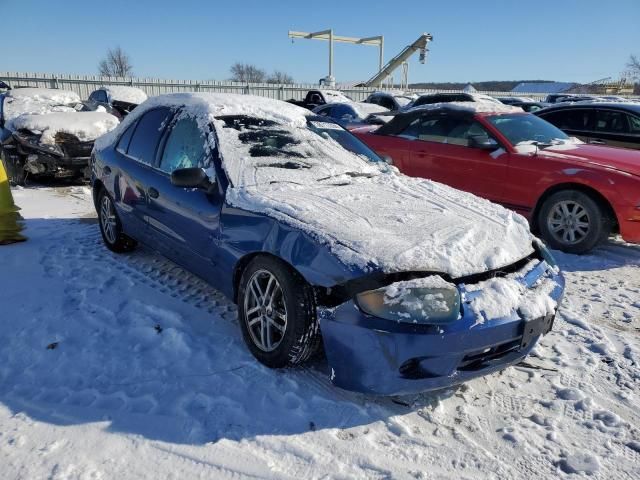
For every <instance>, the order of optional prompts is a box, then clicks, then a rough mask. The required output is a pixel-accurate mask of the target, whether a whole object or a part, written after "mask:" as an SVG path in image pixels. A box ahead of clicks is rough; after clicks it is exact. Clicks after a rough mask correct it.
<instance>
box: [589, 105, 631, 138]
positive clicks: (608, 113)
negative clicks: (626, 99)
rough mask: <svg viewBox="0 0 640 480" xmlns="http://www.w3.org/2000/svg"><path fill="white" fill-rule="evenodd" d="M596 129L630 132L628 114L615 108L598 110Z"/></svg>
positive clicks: (610, 131)
mask: <svg viewBox="0 0 640 480" xmlns="http://www.w3.org/2000/svg"><path fill="white" fill-rule="evenodd" d="M596 130H597V131H598V132H606V133H628V132H629V126H628V125H627V119H626V115H625V114H624V113H622V112H614V111H613V110H598V111H597V112H596Z"/></svg>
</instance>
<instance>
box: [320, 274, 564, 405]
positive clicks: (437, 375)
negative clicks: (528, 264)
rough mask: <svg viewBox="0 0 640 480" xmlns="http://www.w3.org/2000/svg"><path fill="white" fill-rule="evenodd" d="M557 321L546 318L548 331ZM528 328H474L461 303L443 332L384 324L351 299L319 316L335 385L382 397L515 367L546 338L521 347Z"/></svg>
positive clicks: (494, 323)
mask: <svg viewBox="0 0 640 480" xmlns="http://www.w3.org/2000/svg"><path fill="white" fill-rule="evenodd" d="M551 276H552V277H553V280H554V281H555V282H556V284H557V286H556V287H555V288H554V290H553V292H552V294H551V296H552V297H553V299H554V300H556V302H557V303H558V304H559V303H560V300H561V298H562V293H563V291H564V278H563V277H562V275H560V274H557V275H556V274H553V275H551ZM553 317H554V315H551V316H550V317H549V318H546V321H547V325H548V326H549V327H550V325H551V324H552V322H553ZM541 321H542V320H541ZM385 323H386V328H384V327H383V328H381V326H382V325H384V324H385ZM526 324H527V322H525V321H524V320H523V319H522V318H520V317H519V316H518V315H517V314H514V315H513V316H511V317H508V318H497V319H489V320H487V321H485V322H484V323H482V324H476V317H475V315H474V314H473V312H471V311H470V309H469V308H468V307H466V306H465V305H464V304H463V313H462V318H461V319H459V320H457V321H456V322H453V323H452V324H450V325H446V326H434V325H431V326H428V325H409V324H402V323H396V322H388V321H385V322H381V321H380V319H377V318H374V317H371V316H369V315H366V314H364V313H362V312H361V311H360V310H359V309H358V307H357V306H356V305H355V303H354V302H353V301H349V302H346V303H344V304H342V305H340V306H339V307H337V308H336V309H335V310H333V311H324V312H322V314H321V315H320V327H321V330H322V335H323V341H324V346H325V351H326V354H327V359H328V361H329V366H330V367H331V370H332V373H331V380H332V382H333V383H334V384H335V385H337V386H339V387H341V388H344V389H347V390H354V391H359V392H365V393H372V394H379V395H400V394H409V393H418V392H423V391H428V390H436V389H439V388H444V387H449V386H452V385H456V384H459V383H462V382H465V381H467V380H470V379H472V378H475V377H479V376H483V375H487V374H490V373H493V372H496V371H498V370H502V369H504V368H506V367H508V366H510V365H513V364H515V363H518V362H519V361H520V360H521V359H522V358H523V357H525V356H526V355H527V354H528V353H529V352H530V351H531V349H532V348H533V347H534V345H535V344H536V342H537V341H538V340H539V338H540V336H541V335H536V336H534V337H532V338H531V339H530V340H529V341H528V342H527V344H526V345H524V344H523V342H522V340H523V333H524V329H525V325H526Z"/></svg>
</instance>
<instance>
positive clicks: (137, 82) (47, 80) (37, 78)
mask: <svg viewBox="0 0 640 480" xmlns="http://www.w3.org/2000/svg"><path fill="white" fill-rule="evenodd" d="M0 80H3V81H5V82H7V83H8V84H9V85H11V86H12V87H40V88H61V89H65V90H72V91H74V92H76V93H78V95H80V97H81V98H87V97H88V96H89V94H90V93H91V92H92V91H93V90H95V89H97V88H99V87H101V86H105V85H127V86H132V87H137V88H140V89H141V90H144V91H145V92H146V93H147V95H149V96H153V95H160V94H163V93H172V92H217V93H241V94H251V95H259V96H262V97H269V98H275V99H278V100H289V99H291V98H293V99H296V100H302V99H303V98H304V96H305V94H306V93H307V91H308V90H311V89H317V88H318V85H316V84H291V85H281V84H273V83H241V82H231V81H216V80H206V81H196V80H164V79H157V78H141V77H127V78H121V77H101V76H97V75H58V74H51V73H20V72H0ZM339 90H340V91H342V92H343V93H345V94H346V95H348V96H349V97H351V98H352V99H353V100H355V101H362V100H364V99H365V98H367V96H368V95H369V94H371V93H372V92H374V91H379V90H381V89H380V88H372V87H349V88H339ZM405 91H408V92H412V93H431V92H434V93H435V92H436V91H437V92H459V91H460V90H425V89H420V90H415V89H413V90H412V89H409V90H405ZM478 93H485V94H489V95H493V96H520V97H529V98H533V99H535V100H541V99H543V98H544V97H545V96H546V94H542V93H517V94H516V93H511V92H478Z"/></svg>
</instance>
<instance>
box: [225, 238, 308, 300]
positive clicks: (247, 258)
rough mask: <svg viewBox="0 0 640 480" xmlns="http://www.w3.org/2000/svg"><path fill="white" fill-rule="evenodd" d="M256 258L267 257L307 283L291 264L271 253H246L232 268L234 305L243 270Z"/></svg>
mask: <svg viewBox="0 0 640 480" xmlns="http://www.w3.org/2000/svg"><path fill="white" fill-rule="evenodd" d="M258 257H268V258H271V259H273V260H275V261H277V262H278V263H280V264H282V265H283V266H285V267H286V268H287V269H289V270H291V271H292V272H294V273H295V274H297V275H299V276H300V278H302V279H304V280H305V282H307V283H309V282H308V280H307V279H306V278H305V277H304V275H302V273H301V272H300V271H299V270H298V269H296V268H295V267H294V266H293V265H291V263H289V262H287V261H286V260H284V259H283V258H281V257H279V256H277V255H274V254H273V253H271V252H266V251H258V252H251V253H248V254H246V255H244V256H243V257H241V258H240V259H239V260H238V261H237V262H236V264H235V266H234V268H233V276H232V281H233V283H232V288H233V292H232V295H233V297H232V299H233V302H234V303H236V304H237V303H238V292H239V290H240V279H241V278H242V274H243V272H244V271H245V269H246V268H247V266H248V265H249V263H251V261H252V260H253V259H254V258H258Z"/></svg>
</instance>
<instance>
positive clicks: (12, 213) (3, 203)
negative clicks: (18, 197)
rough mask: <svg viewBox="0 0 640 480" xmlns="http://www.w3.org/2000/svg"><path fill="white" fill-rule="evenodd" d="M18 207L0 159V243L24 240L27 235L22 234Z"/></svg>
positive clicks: (5, 243)
mask: <svg viewBox="0 0 640 480" xmlns="http://www.w3.org/2000/svg"><path fill="white" fill-rule="evenodd" d="M19 210H20V209H19V208H18V207H17V206H16V204H15V203H13V195H11V188H9V179H8V178H7V172H6V170H5V169H4V163H3V162H2V161H0V245H7V244H9V243H15V242H24V241H25V240H26V239H27V237H25V236H24V235H22V234H21V233H20V232H22V229H23V228H24V227H23V226H22V217H21V216H20V213H18V212H19Z"/></svg>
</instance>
